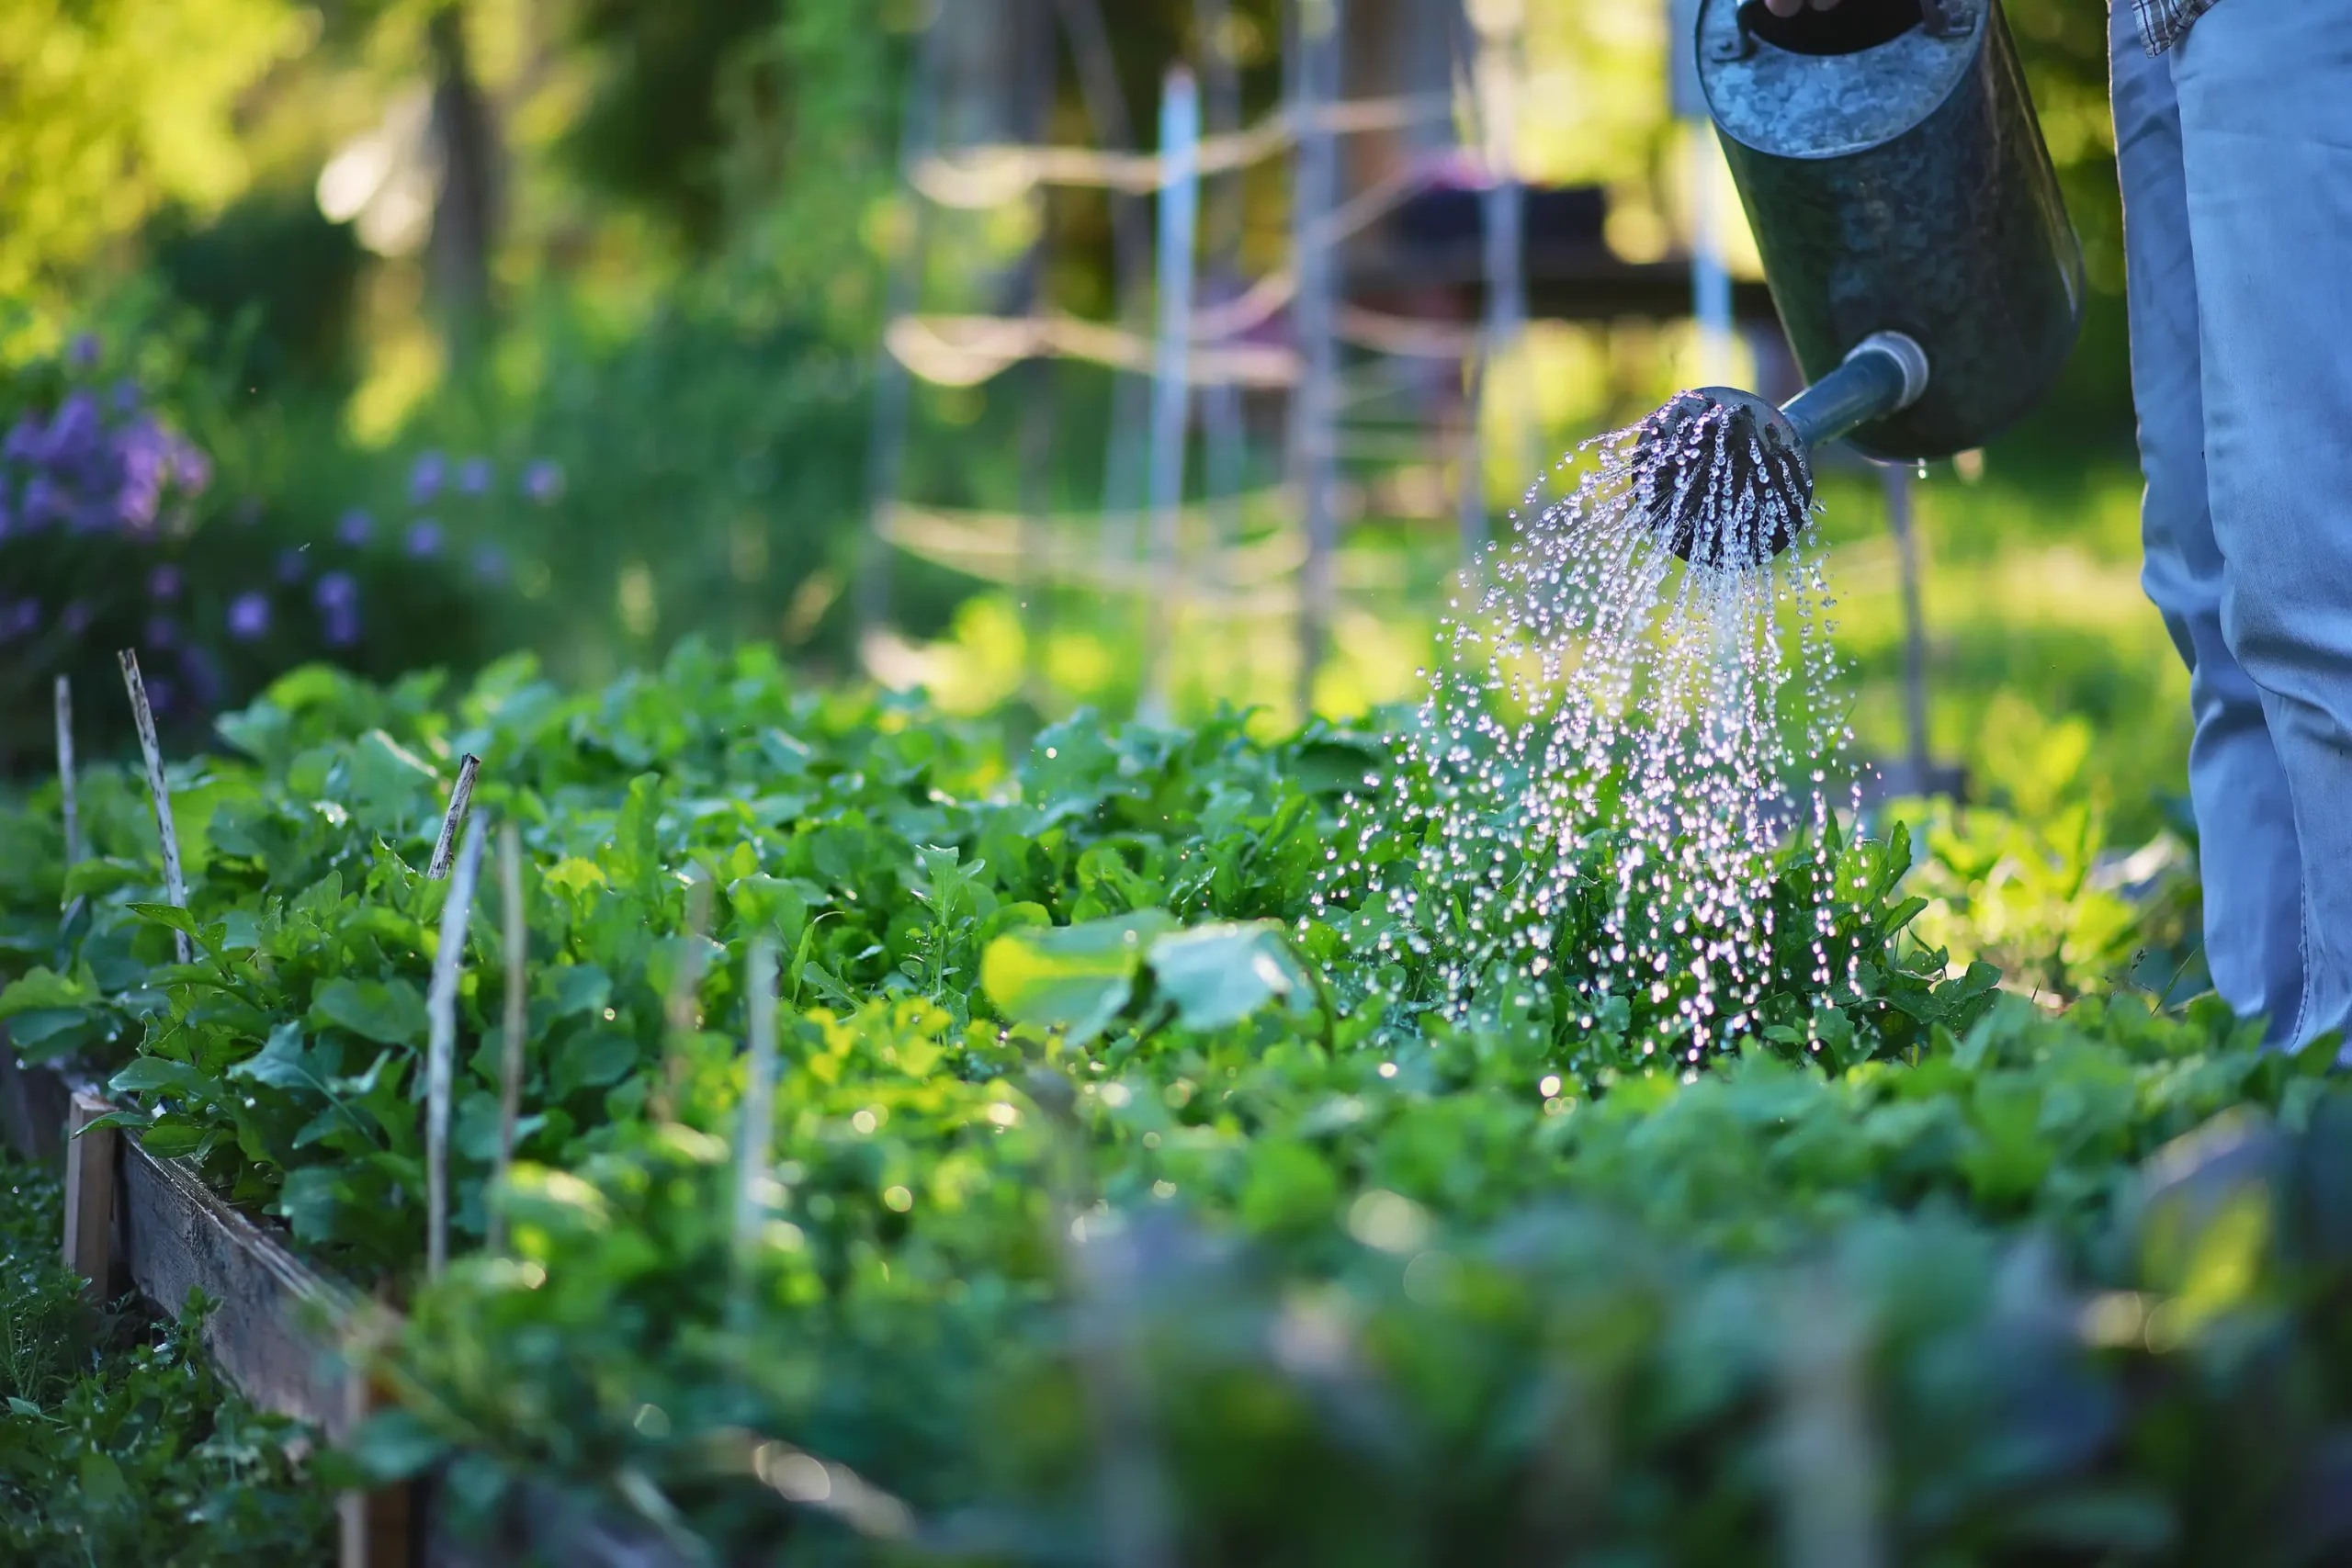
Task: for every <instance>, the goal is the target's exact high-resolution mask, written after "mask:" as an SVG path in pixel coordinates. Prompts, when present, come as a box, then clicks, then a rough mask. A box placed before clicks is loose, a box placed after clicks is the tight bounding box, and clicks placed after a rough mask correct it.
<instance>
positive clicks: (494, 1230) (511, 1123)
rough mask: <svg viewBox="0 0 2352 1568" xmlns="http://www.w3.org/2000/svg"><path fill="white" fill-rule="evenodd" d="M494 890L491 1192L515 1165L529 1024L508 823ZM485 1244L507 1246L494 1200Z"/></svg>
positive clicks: (518, 869) (522, 926)
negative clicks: (496, 1001) (500, 1000)
mask: <svg viewBox="0 0 2352 1568" xmlns="http://www.w3.org/2000/svg"><path fill="white" fill-rule="evenodd" d="M498 887H499V892H500V894H501V895H502V896H503V902H504V904H505V909H506V941H505V943H504V944H503V945H504V947H505V951H506V1019H505V1028H504V1031H503V1034H504V1038H503V1041H502V1049H501V1051H500V1054H499V1068H498V1163H497V1164H496V1165H495V1166H493V1167H492V1168H491V1173H490V1186H491V1190H492V1193H493V1194H494V1193H496V1192H497V1191H498V1190H499V1189H500V1188H501V1187H503V1186H504V1185H505V1181H506V1168H507V1167H508V1166H510V1165H512V1164H514V1163H515V1119H516V1117H517V1116H518V1115H520V1113H521V1111H522V1109H523V1034H524V1032H525V1031H526V1029H527V1028H529V1026H530V1017H529V974H528V966H527V964H526V960H527V959H528V958H529V956H530V945H531V926H530V922H529V921H528V920H527V919H525V918H524V917H525V914H526V911H525V909H524V908H523V835H522V834H521V833H519V832H517V831H516V830H515V824H514V823H512V822H503V823H501V824H499V829H498ZM489 1243H490V1250H491V1251H492V1252H503V1251H504V1250H505V1248H506V1216H505V1214H504V1213H502V1212H501V1211H500V1209H499V1207H498V1204H497V1202H496V1201H495V1199H494V1198H493V1200H492V1204H491V1210H490V1235H489Z"/></svg>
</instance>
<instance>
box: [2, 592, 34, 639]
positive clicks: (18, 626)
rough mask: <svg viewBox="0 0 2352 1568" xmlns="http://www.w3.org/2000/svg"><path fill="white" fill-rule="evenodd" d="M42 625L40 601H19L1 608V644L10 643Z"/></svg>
mask: <svg viewBox="0 0 2352 1568" xmlns="http://www.w3.org/2000/svg"><path fill="white" fill-rule="evenodd" d="M36 626H40V601H39V600H38V599H19V600H17V602H16V603H15V604H9V605H6V606H5V607H0V642H10V641H13V640H15V639H16V638H17V637H23V636H25V635H27V634H28V633H29V632H31V631H32V630H33V629H34V628H35V627H36Z"/></svg>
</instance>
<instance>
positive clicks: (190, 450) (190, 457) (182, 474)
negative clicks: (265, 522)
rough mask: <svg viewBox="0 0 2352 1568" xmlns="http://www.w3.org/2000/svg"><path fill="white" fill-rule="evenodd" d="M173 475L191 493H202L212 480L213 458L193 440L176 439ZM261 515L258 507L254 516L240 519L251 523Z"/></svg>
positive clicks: (173, 453) (174, 443)
mask: <svg viewBox="0 0 2352 1568" xmlns="http://www.w3.org/2000/svg"><path fill="white" fill-rule="evenodd" d="M172 477H173V478H174V479H177V480H179V482H180V484H181V485H182V486H183V487H184V488H185V489H186V490H187V492H188V493H189V494H190V495H201V494H203V493H204V487H205V486H207V485H209V484H210V483H211V482H212V459H211V458H209V457H206V456H205V455H204V453H203V451H202V450H201V449H200V448H198V446H197V445H196V444H195V443H194V442H192V441H175V442H173V444H172ZM260 515H261V511H260V509H259V508H258V507H256V508H254V512H253V514H252V516H248V517H244V518H242V519H240V521H243V522H247V523H250V522H252V521H253V520H254V518H256V517H259V516H260Z"/></svg>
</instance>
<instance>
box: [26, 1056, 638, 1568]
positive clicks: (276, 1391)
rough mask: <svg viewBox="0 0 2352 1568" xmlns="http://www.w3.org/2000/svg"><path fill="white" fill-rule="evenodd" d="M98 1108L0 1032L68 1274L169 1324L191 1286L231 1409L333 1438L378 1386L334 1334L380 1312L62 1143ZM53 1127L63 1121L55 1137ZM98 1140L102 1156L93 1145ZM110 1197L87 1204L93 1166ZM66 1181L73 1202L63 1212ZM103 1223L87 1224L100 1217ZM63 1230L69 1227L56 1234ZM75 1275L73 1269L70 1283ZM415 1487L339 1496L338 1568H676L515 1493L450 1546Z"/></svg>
mask: <svg viewBox="0 0 2352 1568" xmlns="http://www.w3.org/2000/svg"><path fill="white" fill-rule="evenodd" d="M108 1109H109V1107H108V1106H107V1102H106V1101H105V1100H104V1099H103V1098H101V1097H100V1096H99V1095H98V1094H97V1093H96V1089H95V1086H93V1085H91V1084H89V1083H87V1082H85V1081H80V1080H77V1079H75V1078H74V1077H69V1076H68V1075H66V1074H65V1073H62V1072H61V1071H59V1070H58V1069H57V1068H55V1067H53V1066H48V1065H46V1064H43V1065H37V1066H20V1065H19V1064H18V1063H17V1059H16V1055H15V1053H14V1052H13V1051H11V1050H9V1049H8V1048H7V1043H6V1032H5V1025H0V1134H5V1135H6V1138H7V1140H8V1142H9V1144H10V1145H12V1146H13V1147H15V1148H16V1149H17V1152H18V1153H19V1154H22V1155H24V1156H27V1157H31V1158H47V1159H51V1160H54V1159H55V1158H56V1157H57V1156H58V1155H59V1153H60V1152H61V1150H62V1151H63V1152H64V1153H65V1154H67V1155H68V1156H74V1157H75V1158H76V1159H77V1160H78V1161H82V1162H87V1163H85V1164H83V1165H82V1166H81V1168H80V1175H79V1177H78V1180H80V1181H83V1182H87V1183H89V1184H90V1185H89V1186H87V1187H86V1188H82V1189H79V1190H80V1191H81V1192H83V1193H85V1194H86V1196H85V1198H84V1200H83V1201H84V1204H85V1207H83V1208H81V1209H79V1210H77V1209H76V1208H75V1207H74V1194H75V1192H76V1188H75V1185H74V1183H75V1181H76V1179H77V1178H76V1177H75V1175H74V1170H75V1167H73V1166H69V1168H68V1191H69V1198H68V1225H69V1227H74V1224H75V1221H76V1219H77V1217H79V1218H83V1219H85V1221H86V1223H87V1224H88V1226H89V1228H90V1230H91V1232H92V1233H93V1234H91V1235H83V1236H81V1238H80V1239H79V1240H78V1241H69V1245H68V1249H67V1258H68V1261H69V1262H71V1263H74V1264H75V1266H77V1267H83V1266H84V1265H85V1263H86V1264H88V1265H89V1267H97V1266H99V1265H98V1264H97V1263H96V1261H93V1260H102V1259H103V1260H110V1261H111V1266H112V1269H113V1272H114V1276H115V1284H114V1286H112V1287H110V1288H116V1289H119V1288H122V1287H123V1286H125V1285H128V1286H132V1287H135V1288H136V1289H137V1290H138V1291H139V1292H140V1293H141V1294H142V1295H143V1296H145V1297H146V1298H147V1299H148V1300H149V1301H150V1302H152V1303H154V1305H155V1306H156V1307H158V1308H160V1309H161V1310H163V1311H164V1312H166V1313H169V1314H173V1315H175V1316H176V1315H177V1314H179V1313H180V1311H181V1310H182V1309H183V1308H184V1307H185V1306H186V1304H187V1294H188V1292H189V1290H190V1289H191V1288H197V1289H201V1290H202V1291H203V1292H204V1293H205V1294H206V1295H208V1296H209V1297H211V1298H212V1299H213V1300H215V1301H217V1302H219V1303H220V1306H219V1307H218V1308H217V1309H216V1310H215V1311H214V1313H213V1314H212V1315H211V1317H210V1319H209V1321H208V1322H207V1323H206V1325H205V1330H204V1336H203V1343H204V1347H205V1349H206V1351H207V1352H208V1353H209V1355H210V1356H211V1358H212V1361H213V1365H214V1366H215V1367H216V1368H218V1369H219V1371H220V1374H221V1376H222V1377H223V1378H224V1379H225V1380H226V1381H227V1382H229V1383H230V1385H231V1386H232V1387H233V1388H235V1389H236V1390H237V1391H238V1393H241V1394H243V1396H244V1397H245V1398H246V1399H247V1400H249V1401H250V1402H252V1403H253V1404H256V1405H258V1406H260V1407H261V1408H263V1409H266V1410H270V1411H274V1412H277V1414H279V1415H282V1416H291V1417H293V1418H295V1419H297V1420H300V1421H302V1422H305V1423H307V1424H308V1425H310V1426H311V1427H314V1428H315V1429H317V1430H318V1431H319V1432H320V1433H321V1434H322V1437H324V1438H326V1439H327V1440H329V1441H335V1440H338V1439H340V1438H342V1437H344V1436H345V1434H347V1433H348V1432H350V1431H351V1429H352V1428H353V1427H356V1426H357V1424H358V1423H359V1422H360V1420H362V1419H363V1418H365V1416H367V1414H368V1411H369V1410H370V1409H372V1408H375V1407H377V1406H378V1405H379V1404H380V1403H381V1402H382V1391H381V1390H379V1389H378V1388H375V1387H373V1386H372V1385H371V1384H370V1382H368V1380H367V1379H365V1378H363V1377H357V1376H354V1375H352V1374H350V1373H349V1372H347V1371H345V1368H344V1366H343V1364H342V1361H341V1359H340V1357H339V1356H338V1354H337V1348H336V1344H335V1340H334V1336H335V1334H336V1333H337V1332H338V1331H347V1330H348V1329H349V1327H350V1325H353V1324H355V1323H359V1322H365V1323H368V1324H369V1325H372V1328H373V1330H374V1331H376V1332H386V1331H390V1330H391V1329H394V1328H396V1327H397V1326H398V1322H399V1320H398V1317H397V1315H396V1314H392V1313H391V1312H390V1310H389V1309H387V1308H385V1307H383V1306H381V1305H379V1304H377V1303H369V1302H368V1301H367V1299H366V1298H365V1297H363V1296H362V1295H361V1294H360V1293H359V1292H356V1291H355V1290H353V1289H351V1288H350V1287H349V1286H348V1285H345V1284H343V1283H341V1282H340V1281H337V1280H334V1279H332V1278H330V1277H328V1276H326V1275H322V1274H321V1273H320V1272H319V1271H318V1270H317V1269H313V1268H311V1266H310V1265H308V1264H306V1263H304V1262H303V1261H302V1260H301V1259H300V1258H297V1257H295V1256H294V1255H293V1253H291V1252H290V1251H288V1249H287V1248H286V1247H285V1246H284V1244H283V1243H281V1242H280V1241H278V1240H277V1237H276V1236H274V1235H271V1234H270V1233H269V1232H268V1231H267V1230H266V1229H264V1228H263V1227H262V1226H260V1225H258V1224H254V1221H253V1220H251V1219H250V1218H248V1217H247V1216H245V1215H243V1214H242V1213H238V1212H237V1211H236V1210H235V1209H234V1208H232V1207H231V1206H230V1205H229V1204H228V1203H227V1202H226V1201H223V1200H222V1199H221V1198H220V1196H219V1195H218V1194H217V1193H215V1192H213V1191H212V1190H211V1189H209V1188H208V1187H206V1186H205V1185H204V1183H203V1181H202V1180H201V1179H199V1178H198V1175H197V1174H196V1172H195V1171H194V1170H193V1169H192V1168H189V1167H188V1166H187V1165H186V1164H184V1163H182V1162H180V1161H177V1160H164V1159H158V1158H156V1157H155V1156H153V1155H150V1154H149V1153H147V1152H146V1150H144V1149H142V1148H141V1147H140V1146H139V1145H138V1143H137V1141H136V1139H134V1138H127V1137H119V1136H117V1135H116V1134H113V1133H112V1132H111V1130H107V1129H101V1130H100V1131H99V1132H98V1133H96V1134H86V1135H85V1138H84V1139H83V1140H81V1141H80V1146H79V1147H78V1148H77V1147H76V1146H75V1145H74V1143H69V1141H68V1140H69V1137H70V1134H71V1132H73V1131H78V1130H79V1128H80V1127H81V1126H82V1125H84V1124H86V1123H87V1122H89V1121H90V1120H92V1119H94V1118H95V1117H96V1116H98V1115H102V1114H104V1113H105V1111H107V1110H108ZM69 1116H71V1117H73V1118H74V1119H75V1120H74V1122H73V1124H72V1126H71V1128H69V1125H68V1118H69ZM109 1143H111V1145H112V1147H111V1148H110V1149H109V1148H108V1147H107V1145H108V1144H109ZM101 1168H103V1172H104V1176H105V1177H106V1178H108V1179H111V1181H112V1184H113V1187H114V1198H113V1201H111V1203H109V1204H107V1205H104V1206H103V1207H102V1206H101V1205H100V1204H99V1203H98V1201H97V1190H98V1185H99V1180H100V1170H101ZM109 1209H110V1210H111V1211H112V1212H111V1214H110V1216H108V1218H110V1220H111V1223H107V1220H104V1219H101V1218H100V1216H101V1215H102V1214H106V1213H107V1210H109ZM73 1234H74V1231H73V1230H72V1229H71V1228H69V1235H73ZM89 1267H85V1268H84V1272H85V1275H86V1274H87V1273H88V1272H89ZM431 1501H432V1500H431V1496H430V1488H428V1487H424V1486H398V1487H391V1488H387V1489H386V1490H384V1491H381V1492H372V1493H365V1494H359V1493H351V1494H345V1495H344V1497H343V1498H342V1499H340V1500H339V1502H338V1504H337V1512H338V1516H339V1526H340V1529H339V1548H338V1551H337V1556H336V1562H337V1564H338V1568H490V1565H491V1564H493V1563H504V1562H513V1561H515V1559H516V1555H517V1554H518V1553H524V1552H532V1551H536V1552H537V1553H538V1560H539V1561H548V1562H563V1563H566V1564H567V1565H576V1568H684V1562H685V1559H684V1557H682V1556H681V1555H680V1554H679V1553H678V1552H677V1551H676V1550H675V1549H674V1548H673V1547H671V1546H670V1545H668V1544H667V1543H665V1542H663V1541H662V1540H661V1539H660V1537H659V1536H658V1534H656V1533H655V1532H653V1531H651V1530H650V1529H646V1528H644V1527H642V1526H637V1527H629V1526H623V1525H620V1524H619V1523H617V1522H616V1521H615V1520H614V1519H612V1518H610V1517H605V1516H603V1515H602V1513H601V1511H600V1510H598V1509H596V1508H594V1506H583V1504H582V1500H581V1499H577V1498H573V1497H571V1496H567V1495H563V1494H561V1493H560V1492H559V1491H558V1490H557V1489H554V1488H551V1487H547V1486H544V1485H537V1484H532V1485H526V1486H525V1487H523V1488H520V1489H518V1491H517V1492H516V1493H515V1495H514V1497H513V1499H512V1500H511V1504H510V1507H509V1509H508V1510H507V1513H508V1516H509V1517H506V1518H505V1519H504V1520H503V1527H504V1528H503V1529H502V1530H501V1531H500V1532H499V1535H498V1538H497V1539H495V1540H492V1541H488V1542H482V1543H477V1544H472V1545H461V1544H459V1543H458V1542H457V1541H456V1540H454V1539H452V1538H451V1537H450V1536H449V1535H448V1534H447V1530H446V1529H445V1528H444V1527H443V1524H442V1521H441V1520H440V1519H439V1518H438V1517H437V1514H438V1510H437V1509H435V1508H434V1507H432V1506H431Z"/></svg>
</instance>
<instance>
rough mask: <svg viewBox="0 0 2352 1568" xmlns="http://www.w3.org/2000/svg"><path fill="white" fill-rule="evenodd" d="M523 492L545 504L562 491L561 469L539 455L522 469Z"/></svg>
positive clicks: (542, 504)
mask: <svg viewBox="0 0 2352 1568" xmlns="http://www.w3.org/2000/svg"><path fill="white" fill-rule="evenodd" d="M523 493H524V494H525V495H526V496H528V497H530V498H531V499H532V500H533V501H535V502H537V503H538V504H539V505H541V506H545V505H548V503H549V502H553V501H554V500H555V498H556V497H558V496H560V495H561V494H562V493H563V470H562V469H561V468H558V467H557V466H556V465H555V464H553V463H551V462H549V461H548V459H547V458H545V457H541V458H540V459H539V460H538V461H537V462H535V463H533V464H532V465H531V466H530V467H529V468H525V469H524V470H523Z"/></svg>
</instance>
